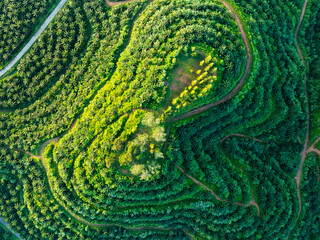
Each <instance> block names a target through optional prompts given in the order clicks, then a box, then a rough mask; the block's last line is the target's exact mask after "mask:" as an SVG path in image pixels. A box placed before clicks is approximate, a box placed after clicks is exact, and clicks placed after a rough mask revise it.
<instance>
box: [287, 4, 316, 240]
mask: <svg viewBox="0 0 320 240" xmlns="http://www.w3.org/2000/svg"><path fill="white" fill-rule="evenodd" d="M307 4H308V0H305V1H304V4H303V7H302V10H301V15H300V19H299V23H298V26H297V29H296V31H295V34H294V39H295V45H296V49H297V51H298V54H299V56H300V58H301V60H302V63H303V65H304V67H305V68H307V64H306V61H305V57H304V56H303V54H302V51H301V48H300V45H299V42H298V33H299V30H300V27H301V23H302V21H303V18H304V15H305V12H306V8H307ZM304 83H305V95H306V100H307V131H306V138H305V141H304V146H303V150H302V152H301V153H300V155H301V162H300V166H299V169H298V171H297V174H296V176H295V177H294V181H295V183H296V188H297V196H298V199H299V212H298V216H297V218H296V222H295V224H294V226H293V228H292V229H291V231H290V232H289V235H288V237H287V238H286V240H288V239H289V238H290V236H291V233H292V232H293V230H294V228H295V227H296V225H297V223H298V220H299V218H300V215H301V211H302V201H301V192H300V182H301V175H302V168H303V165H304V162H305V160H306V157H307V154H308V152H309V151H308V150H309V146H308V144H309V140H310V139H309V134H310V105H309V95H308V77H307V73H305V75H304ZM317 141H318V140H317ZM317 141H316V142H317ZM316 142H315V143H316ZM313 146H314V144H313V145H312V147H313Z"/></svg>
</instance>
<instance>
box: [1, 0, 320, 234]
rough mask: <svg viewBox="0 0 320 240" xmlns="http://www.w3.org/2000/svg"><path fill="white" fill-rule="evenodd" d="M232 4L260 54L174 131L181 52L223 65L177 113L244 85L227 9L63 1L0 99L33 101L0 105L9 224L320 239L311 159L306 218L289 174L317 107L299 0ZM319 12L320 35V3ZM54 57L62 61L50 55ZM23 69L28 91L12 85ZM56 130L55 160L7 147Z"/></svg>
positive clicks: (180, 1)
mask: <svg viewBox="0 0 320 240" xmlns="http://www.w3.org/2000/svg"><path fill="white" fill-rule="evenodd" d="M235 4H236V5H237V8H236V10H237V12H238V13H241V18H243V19H241V20H242V21H243V24H244V27H245V30H246V32H247V34H248V35H249V38H250V46H251V48H252V49H251V50H252V52H253V55H254V56H253V57H254V62H253V66H252V68H251V74H250V77H249V78H248V79H247V81H246V83H245V85H244V87H243V88H242V89H241V90H240V91H239V92H238V94H237V95H235V97H234V98H232V99H230V100H229V101H226V102H224V103H222V104H220V105H218V106H215V107H213V108H212V109H210V110H209V111H207V112H205V113H203V114H201V115H200V116H195V117H192V118H190V119H188V120H184V121H180V122H176V123H174V124H173V126H172V127H171V128H170V130H171V131H170V132H167V133H166V131H165V130H166V129H168V126H163V125H162V123H161V122H160V121H159V120H158V119H159V118H160V117H161V113H162V111H163V109H162V106H163V104H164V102H165V101H166V96H167V92H168V91H169V86H168V84H165V83H166V81H167V79H168V78H169V76H170V72H171V71H172V70H173V69H174V67H175V63H176V61H175V60H174V59H178V58H179V57H180V56H182V55H184V56H190V55H191V56H192V52H194V51H192V50H191V52H190V49H192V47H193V46H197V47H199V46H200V44H201V43H204V45H205V46H206V47H207V48H208V49H207V50H208V52H206V53H207V54H208V53H210V52H214V53H216V56H217V58H218V61H220V60H222V62H223V65H224V66H225V67H221V66H219V68H218V75H217V82H215V83H214V84H213V86H212V88H210V90H209V93H208V94H207V95H206V96H205V97H199V98H198V99H197V100H196V101H192V102H191V103H190V104H189V105H188V106H187V107H186V108H182V109H181V111H180V112H178V113H176V114H180V113H182V112H186V111H188V110H189V109H192V108H194V107H195V106H201V105H203V104H206V103H210V102H213V101H215V100H218V99H221V98H222V97H223V96H225V95H226V94H227V93H229V92H230V91H231V89H232V88H233V87H234V86H235V85H236V84H237V83H238V81H239V79H240V77H241V75H242V73H243V70H244V67H245V66H244V65H245V48H244V44H243V41H242V40H241V39H242V37H241V35H240V33H239V28H238V26H237V24H236V23H235V21H234V19H233V17H232V16H231V14H230V12H229V10H228V9H227V8H226V7H224V6H223V5H222V4H220V3H219V2H214V1H210V2H208V1H204V0H203V1H202V0H197V1H193V2H192V3H191V2H190V1H185V0H173V1H169V0H161V1H155V2H152V3H149V2H147V1H135V2H132V3H130V4H125V5H119V6H115V7H112V8H111V9H110V8H107V7H106V5H105V4H104V3H103V1H99V0H89V1H86V2H84V3H83V2H82V1H80V0H78V1H73V4H72V5H66V6H65V7H64V9H63V10H62V12H61V13H60V14H58V15H57V19H56V20H55V21H54V22H53V23H52V27H49V28H48V29H47V30H46V32H45V33H44V34H43V35H42V36H41V39H50V36H53V39H54V41H53V43H52V44H51V43H50V44H49V43H47V41H45V40H44V41H42V44H40V42H41V40H40V41H39V42H38V43H36V45H35V46H34V47H33V48H32V50H31V51H30V52H29V53H28V54H27V55H26V57H25V58H24V59H23V60H22V62H21V63H20V65H19V67H18V71H17V73H16V75H14V76H12V77H9V78H7V79H5V80H4V81H3V83H1V84H3V85H1V86H2V87H3V89H5V90H4V91H5V92H12V93H13V92H15V94H12V95H10V96H2V97H3V101H2V103H3V104H5V103H7V105H2V107H13V108H15V107H21V106H22V105H21V104H20V103H21V101H26V102H27V104H26V105H25V108H23V109H21V110H15V111H14V112H11V113H0V146H1V149H0V183H1V184H0V216H3V217H4V219H5V221H6V222H9V223H10V228H12V229H13V230H15V231H16V232H18V233H19V234H21V236H22V237H23V238H25V239H75V238H80V239H94V238H97V239H190V238H194V239H286V238H287V236H289V234H290V232H291V231H292V234H291V235H290V236H291V238H292V239H308V238H309V239H316V237H317V236H318V234H319V233H318V229H319V211H318V210H317V206H318V203H319V196H318V195H315V194H314V192H319V182H317V169H316V166H317V164H319V162H316V159H315V157H314V156H309V155H308V158H307V160H306V165H305V166H304V169H303V180H302V182H301V192H302V196H303V201H305V203H307V204H305V205H303V208H302V213H301V216H300V218H299V219H298V221H297V216H298V212H299V201H298V198H297V189H296V185H295V182H294V180H293V177H294V175H295V172H296V171H297V168H298V166H299V164H300V161H301V157H300V152H301V145H300V144H299V140H298V138H300V139H304V137H305V132H306V122H307V121H306V120H307V113H308V111H307V105H306V96H305V89H304V87H305V86H304V81H303V80H304V73H305V71H306V69H305V68H304V66H303V64H302V62H301V59H300V58H299V55H298V53H297V49H296V48H295V44H294V32H295V30H296V27H297V21H298V18H299V14H300V11H301V5H302V1H298V2H296V1H283V0H270V1H268V3H267V2H265V1H253V0H252V1H245V0H236V1H235ZM313 8H314V9H317V10H319V9H320V8H319V4H315V5H313ZM309 16H310V19H312V22H313V23H314V24H313V25H312V24H310V25H309V26H308V27H309V28H312V29H314V32H315V33H314V34H315V35H316V34H317V31H318V30H317V29H318V28H317V27H316V26H317V21H316V19H317V17H318V15H317V14H314V15H309ZM244 20H246V21H244ZM64 22H68V24H65V25H63V24H62V23H64ZM60 25H62V26H60ZM59 26H60V28H59ZM73 28H74V31H72V29H73ZM60 29H65V30H64V31H65V32H64V33H62V32H61V30H60ZM80 32H83V34H82V35H81V34H80ZM88 34H91V35H90V38H89V37H87V35H88ZM306 39H308V37H307V36H306ZM310 39H314V37H313V36H310ZM49 42H50V41H49ZM310 43H311V46H312V47H310V49H311V50H312V51H313V54H314V55H312V56H313V57H311V58H310V59H311V61H313V62H316V61H317V57H316V55H315V53H316V50H317V48H316V46H317V45H316V42H315V43H313V42H312V41H311V40H310ZM71 48H76V49H78V50H77V51H68V50H69V49H71ZM60 49H63V50H61V53H59V51H60ZM58 50H59V51H58ZM39 53H40V54H41V57H40V56H39ZM208 55H209V54H208ZM46 59H47V60H48V59H49V60H48V61H50V59H56V61H53V63H52V66H50V67H48V66H47V64H45V63H44V62H43V61H44V60H46ZM23 61H25V62H24V64H22V63H23ZM28 61H30V62H32V63H30V64H27V63H26V62H28ZM207 62H208V64H209V61H207ZM59 65H61V66H62V69H60V71H57V70H56V69H59V68H57V66H59ZM34 66H37V67H36V68H35V67H34ZM48 71H49V72H52V73H53V72H54V74H53V75H52V74H49V72H48ZM55 71H56V72H55ZM19 74H20V75H19ZM27 74H29V75H27ZM41 74H43V76H47V75H50V78H46V77H44V79H43V80H40V79H42V75H41ZM51 75H52V76H51ZM29 76H30V77H29ZM31 76H32V77H31ZM39 76H40V77H39ZM37 77H39V79H38V80H36V78H37ZM9 79H10V82H14V81H16V82H15V83H14V84H12V85H10V87H8V86H6V85H5V84H9V81H8V80H9ZM15 79H16V80H15ZM19 79H20V80H19ZM316 79H317V75H315V76H314V87H316ZM19 81H22V82H23V81H25V88H22V89H20V90H19V89H15V87H16V86H18V85H19V86H20V85H21V82H19ZM39 82H41V83H43V84H42V86H39V87H38V86H37V85H38V84H36V83H39ZM225 82H229V83H230V84H229V85H228V87H225V88H222V87H221V86H222V85H223V84H224V83H225ZM39 85H40V84H39ZM5 86H6V87H7V88H5ZM31 86H36V87H37V88H36V89H35V91H34V92H33V93H32V94H31V95H29V93H30V91H31V90H30V89H31ZM201 88H203V86H201ZM9 89H11V90H10V91H9ZM213 90H214V91H213ZM14 96H16V97H14ZM6 97H7V98H6ZM315 97H316V96H313V95H312V97H311V100H312V103H311V104H314V105H315V103H316V98H315ZM15 98H16V99H15ZM8 103H10V104H11V105H10V104H8ZM311 106H313V105H311ZM159 109H161V110H159ZM75 119H77V120H76V122H75V125H72V126H73V127H72V128H71V129H70V131H68V132H67V129H68V128H69V127H70V126H71V124H72V122H74V121H75ZM315 119H316V118H315ZM165 121H170V119H165ZM314 121H315V120H314ZM164 127H166V128H164ZM235 133H238V134H243V135H232V134H235ZM166 134H168V135H166ZM57 136H59V137H60V139H57V142H52V143H50V144H48V145H47V146H46V148H45V149H44V152H43V155H42V157H43V159H39V158H31V157H27V155H26V154H23V153H21V152H18V151H15V150H8V149H7V148H5V147H4V146H8V147H12V148H21V149H23V150H24V151H30V152H31V153H33V154H34V155H39V152H40V145H41V143H43V142H44V141H46V140H48V139H52V138H54V137H57ZM251 137H255V138H257V139H252V138H251ZM166 139H167V141H166V142H165V140H166ZM222 139H223V141H222ZM161 151H163V152H161ZM42 160H43V161H42ZM43 165H44V166H43ZM199 185H201V186H199ZM204 186H205V188H204ZM211 191H212V192H211ZM215 194H216V197H215ZM291 238H290V239H291Z"/></svg>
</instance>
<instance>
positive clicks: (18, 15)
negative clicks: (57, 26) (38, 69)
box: [0, 0, 58, 68]
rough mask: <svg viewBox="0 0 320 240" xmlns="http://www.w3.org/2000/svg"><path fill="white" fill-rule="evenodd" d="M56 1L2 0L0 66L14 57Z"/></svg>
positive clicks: (0, 13) (0, 6) (0, 7)
mask: <svg viewBox="0 0 320 240" xmlns="http://www.w3.org/2000/svg"><path fill="white" fill-rule="evenodd" d="M56 3H58V1H57V0H44V1H39V2H35V1H31V0H21V1H15V0H3V1H1V2H0V68H2V67H4V66H5V63H7V62H9V60H10V59H12V58H13V57H14V55H15V54H16V53H17V52H18V50H19V48H21V46H22V45H23V44H24V42H25V41H26V40H27V39H28V38H30V37H31V36H32V34H33V32H35V30H36V27H38V24H39V21H44V20H45V15H48V14H49V13H50V8H53V7H54V5H56Z"/></svg>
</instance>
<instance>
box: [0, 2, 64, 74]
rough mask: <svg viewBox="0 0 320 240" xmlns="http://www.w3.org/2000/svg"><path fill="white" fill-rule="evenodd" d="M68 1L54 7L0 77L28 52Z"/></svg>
mask: <svg viewBox="0 0 320 240" xmlns="http://www.w3.org/2000/svg"><path fill="white" fill-rule="evenodd" d="M67 1H68V0H61V1H60V3H59V4H58V5H57V6H56V8H55V9H54V10H53V11H52V13H51V14H50V15H49V17H48V18H47V19H46V20H45V21H44V23H43V24H42V25H41V27H40V28H39V29H38V31H37V32H36V33H35V34H34V35H33V36H32V38H31V39H30V40H29V42H28V43H27V44H26V45H25V46H24V48H23V49H22V50H21V51H20V52H19V53H18V55H17V56H16V57H15V58H14V59H13V60H12V61H11V62H9V63H8V65H6V66H5V67H4V68H3V69H1V70H0V77H2V76H3V75H4V74H6V73H7V72H8V71H9V70H10V69H11V68H12V67H13V66H14V65H15V64H16V63H17V62H18V61H19V60H20V59H21V58H22V56H23V55H24V54H25V53H26V52H27V51H28V50H29V48H30V47H31V46H32V45H33V43H34V42H35V41H36V40H37V39H38V38H39V36H40V35H41V33H42V32H43V31H44V30H45V29H46V27H47V26H48V25H49V23H50V22H51V21H52V20H53V18H54V17H55V16H56V15H57V13H58V12H59V11H60V9H61V8H62V7H63V5H64V4H65V3H66V2H67Z"/></svg>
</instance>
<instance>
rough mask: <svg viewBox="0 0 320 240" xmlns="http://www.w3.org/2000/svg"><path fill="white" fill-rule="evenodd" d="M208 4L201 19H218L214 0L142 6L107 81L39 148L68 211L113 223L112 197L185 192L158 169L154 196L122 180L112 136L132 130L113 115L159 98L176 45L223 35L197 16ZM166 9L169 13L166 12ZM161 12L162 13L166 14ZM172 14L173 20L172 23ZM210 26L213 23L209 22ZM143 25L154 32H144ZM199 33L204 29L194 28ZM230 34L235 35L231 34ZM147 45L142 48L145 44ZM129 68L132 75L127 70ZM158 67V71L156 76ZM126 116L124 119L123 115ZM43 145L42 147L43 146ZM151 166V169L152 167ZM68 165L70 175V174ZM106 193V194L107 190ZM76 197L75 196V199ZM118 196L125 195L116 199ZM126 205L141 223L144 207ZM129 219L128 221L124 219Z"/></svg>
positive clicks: (143, 198) (141, 199)
mask: <svg viewBox="0 0 320 240" xmlns="http://www.w3.org/2000/svg"><path fill="white" fill-rule="evenodd" d="M177 7H178V8H177ZM208 8H209V9H210V12H208V14H207V15H206V16H207V18H208V17H210V16H211V17H212V20H215V21H218V20H219V19H221V18H219V17H218V15H217V14H215V11H219V12H222V11H224V12H225V11H226V10H225V8H224V7H222V6H221V5H217V4H213V3H200V2H194V3H192V4H189V3H185V2H184V1H173V2H172V3H170V4H169V1H163V2H155V3H152V4H151V5H149V6H148V7H147V9H146V10H145V11H144V12H143V13H142V14H141V16H140V17H139V18H138V20H137V21H136V22H135V28H134V31H133V32H132V37H131V39H130V43H129V45H128V47H127V48H126V49H125V50H124V52H123V54H121V57H120V59H119V61H118V63H117V70H116V71H115V73H114V75H113V77H112V78H111V80H110V82H107V84H106V85H105V86H104V87H103V88H102V89H101V91H100V92H99V93H98V95H97V96H96V97H95V99H94V100H93V101H92V102H91V103H90V105H89V106H88V107H87V108H86V109H85V111H84V113H83V115H82V116H81V118H79V119H78V121H77V123H76V125H75V127H74V128H73V129H72V130H71V131H70V132H68V133H67V134H66V135H65V136H64V137H63V138H62V139H61V140H60V141H59V142H58V143H57V144H56V145H55V147H54V149H52V151H53V152H52V153H50V152H48V153H47V154H48V155H46V156H47V159H46V163H47V164H46V165H48V166H50V169H49V170H48V171H49V176H50V181H51V185H54V186H56V187H55V189H54V193H55V196H56V197H57V198H58V199H59V201H61V203H62V204H63V205H64V206H65V207H66V208H68V209H69V210H70V211H72V212H75V214H77V215H84V216H87V215H86V214H83V213H84V211H86V212H87V211H89V212H90V218H91V219H92V220H95V221H111V222H114V221H115V219H116V221H117V222H118V223H119V224H125V222H126V221H127V220H126V219H122V217H121V215H122V213H121V212H120V211H117V212H114V211H108V209H109V208H110V205H111V204H112V208H114V207H117V205H118V204H119V206H121V207H122V206H123V205H125V206H136V205H139V206H145V205H146V204H148V205H149V204H158V205H159V204H160V203H163V201H164V200H166V199H170V200H167V202H168V203H170V202H172V201H176V200H180V199H181V196H183V195H184V193H181V191H183V192H184V191H185V190H182V187H179V188H176V187H174V189H176V190H174V189H172V185H171V183H170V182H171V180H170V181H168V180H166V181H163V180H161V177H164V176H163V175H162V174H161V175H159V177H158V179H155V180H156V182H157V185H158V184H160V186H159V187H157V195H155V194H154V191H155V189H154V184H149V183H146V182H141V183H139V185H141V186H136V183H135V181H132V180H130V178H128V176H127V175H126V174H121V172H123V171H121V170H119V168H118V167H119V166H118V167H117V164H119V165H120V167H122V166H121V165H122V161H121V156H122V155H123V153H121V152H122V151H123V150H124V148H125V146H121V145H119V146H118V141H117V136H119V138H122V136H124V135H128V136H132V134H133V133H134V132H133V131H132V128H133V127H132V125H131V124H129V125H128V126H127V123H126V124H125V126H124V127H123V130H122V131H120V132H119V133H118V131H119V130H121V125H123V124H124V123H122V119H123V118H120V119H119V120H117V116H122V115H123V114H125V113H128V114H129V119H130V118H131V116H132V114H133V113H131V111H132V109H135V108H139V107H153V108H155V106H156V104H159V103H161V102H162V101H163V100H162V99H163V96H161V93H162V92H163V91H164V90H165V89H163V88H162V89H163V90H161V88H160V87H161V86H163V82H164V78H165V76H166V75H165V73H166V72H168V71H169V70H170V68H172V59H173V58H175V57H177V56H178V55H179V52H180V51H182V50H183V47H182V46H184V45H185V44H192V43H193V41H194V42H198V41H201V40H202V39H205V40H206V41H207V45H210V46H211V45H212V44H215V45H214V46H215V47H218V45H217V44H218V40H223V39H224V37H223V36H221V38H218V39H217V38H214V37H210V34H214V33H215V32H214V31H213V30H210V28H209V24H210V22H209V20H210V19H206V20H205V21H203V19H202V18H201V17H203V16H204V14H202V13H203V12H204V9H208ZM196 10H197V11H196ZM170 13H172V16H171V14H170ZM209 13H210V14H209ZM188 14H189V15H190V14H192V15H194V16H195V17H194V19H193V20H192V19H191V18H187V17H186V16H188ZM177 15H179V18H177V17H176V16H177ZM164 16H168V17H167V19H166V18H165V17H164ZM173 16H175V17H173ZM160 19H161V21H164V22H163V24H160V25H155V23H158V22H159V21H160ZM189 19H191V20H189ZM227 20H228V21H227ZM175 21H179V22H178V23H176V22H175ZM219 21H221V23H224V24H226V25H225V26H229V25H227V24H230V25H231V24H233V25H231V26H234V27H233V29H236V26H235V23H234V22H233V20H232V19H231V17H230V16H229V15H227V18H223V19H221V20H219ZM166 22H167V23H166ZM181 22H185V24H181ZM200 22H201V23H202V24H206V23H207V22H208V26H207V27H206V25H204V26H203V25H200ZM232 22H233V23H232ZM142 23H147V24H142ZM166 24H170V26H171V27H170V28H167V29H166V28H165V27H164V26H165V25H166ZM189 25H190V27H189ZM154 26H159V27H158V28H159V29H157V28H156V29H155V27H154ZM217 26H220V25H219V24H217ZM180 28H181V29H180ZM189 29H190V30H191V31H200V29H207V34H208V36H202V37H201V39H199V38H198V37H197V36H195V35H190V36H188V31H189ZM197 29H199V30H197ZM173 30H175V31H173ZM177 30H179V31H178V34H177V33H176V31H177ZM150 32H151V33H154V34H150ZM234 32H236V30H234ZM174 33H175V34H174ZM180 33H181V34H180ZM228 33H229V31H228V30H227V29H226V30H225V34H226V35H227V36H229V35H228ZM201 34H205V33H203V32H201ZM215 35H217V34H215ZM236 35H237V36H238V37H240V36H239V34H238V33H237V34H236ZM151 37H152V38H151ZM225 38H227V37H225ZM229 39H230V38H229ZM210 41H212V43H211V42H210ZM142 43H144V45H143V44H142ZM230 44H232V42H230ZM149 46H150V47H149ZM148 48H150V51H149V50H148ZM140 49H141V50H140ZM227 49H228V48H227ZM157 52H158V53H157ZM157 54H159V55H157ZM234 54H236V52H235V53H234ZM154 56H156V58H154ZM141 58H142V59H141ZM236 59H242V58H241V57H239V58H236V57H234V58H231V57H230V60H229V61H236ZM169 63H170V64H169ZM135 72H136V73H137V74H135V75H134V73H135ZM159 74H160V76H161V78H159ZM161 74H162V75H161ZM230 75H231V74H230ZM158 89H159V90H158ZM129 119H128V120H127V122H129ZM119 121H120V122H119ZM136 121H138V120H136ZM138 123H139V122H138ZM119 128H120V129H119ZM114 138H116V139H114ZM92 141H93V142H92ZM121 141H122V140H121ZM124 144H125V143H124ZM128 144H129V143H128ZM52 148H53V146H52ZM47 151H49V148H48V149H47ZM81 152H82V153H81ZM118 154H120V156H119V163H118V162H117V160H110V159H112V158H114V159H116V158H117V155H118ZM110 162H111V163H112V162H113V164H110ZM130 164H131V163H130ZM153 168H155V171H156V172H158V170H156V169H157V167H156V166H154V167H153ZM73 172H75V173H76V174H75V175H73ZM130 172H131V173H132V172H133V170H132V168H130ZM172 177H173V179H174V180H176V179H178V178H179V177H181V174H178V175H176V174H174V175H173V176H172ZM61 180H63V184H59V185H58V184H56V183H57V182H58V181H61ZM151 182H152V181H151ZM103 183H104V184H103ZM120 184H124V185H123V186H122V185H120ZM81 188H82V189H81ZM129 189H130V192H129ZM160 191H161V192H160ZM67 192H70V194H68V196H69V197H68V198H66V197H65V194H66V193H67ZM108 195H109V197H107V196H108ZM187 195H188V196H190V197H191V198H192V195H194V194H191V193H189V191H187ZM78 198H80V199H81V200H82V201H81V202H79V201H78ZM123 199H125V200H126V201H123ZM104 202H105V203H104ZM96 203H97V204H98V203H99V205H100V206H99V207H103V210H104V211H105V212H104V213H103V214H102V213H101V210H98V211H97V210H96V207H94V206H95V204H96ZM85 208H87V210H85ZM126 209H127V208H126ZM128 209H129V208H128ZM126 211H129V210H126ZM132 211H136V213H135V214H136V215H137V214H139V216H140V215H141V218H139V217H138V216H137V218H136V219H137V220H136V221H137V222H138V223H139V222H142V220H141V219H146V218H145V217H143V216H144V214H145V213H144V211H143V209H137V210H132ZM140 211H142V212H140ZM113 214H119V215H120V216H119V217H114V216H113ZM155 219H156V220H157V222H162V221H164V219H162V218H161V217H160V216H159V217H157V218H155ZM134 222H135V221H134V220H132V224H133V223H134ZM172 222H174V220H172ZM166 225H168V223H166ZM160 226H161V227H165V226H163V225H160Z"/></svg>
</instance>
